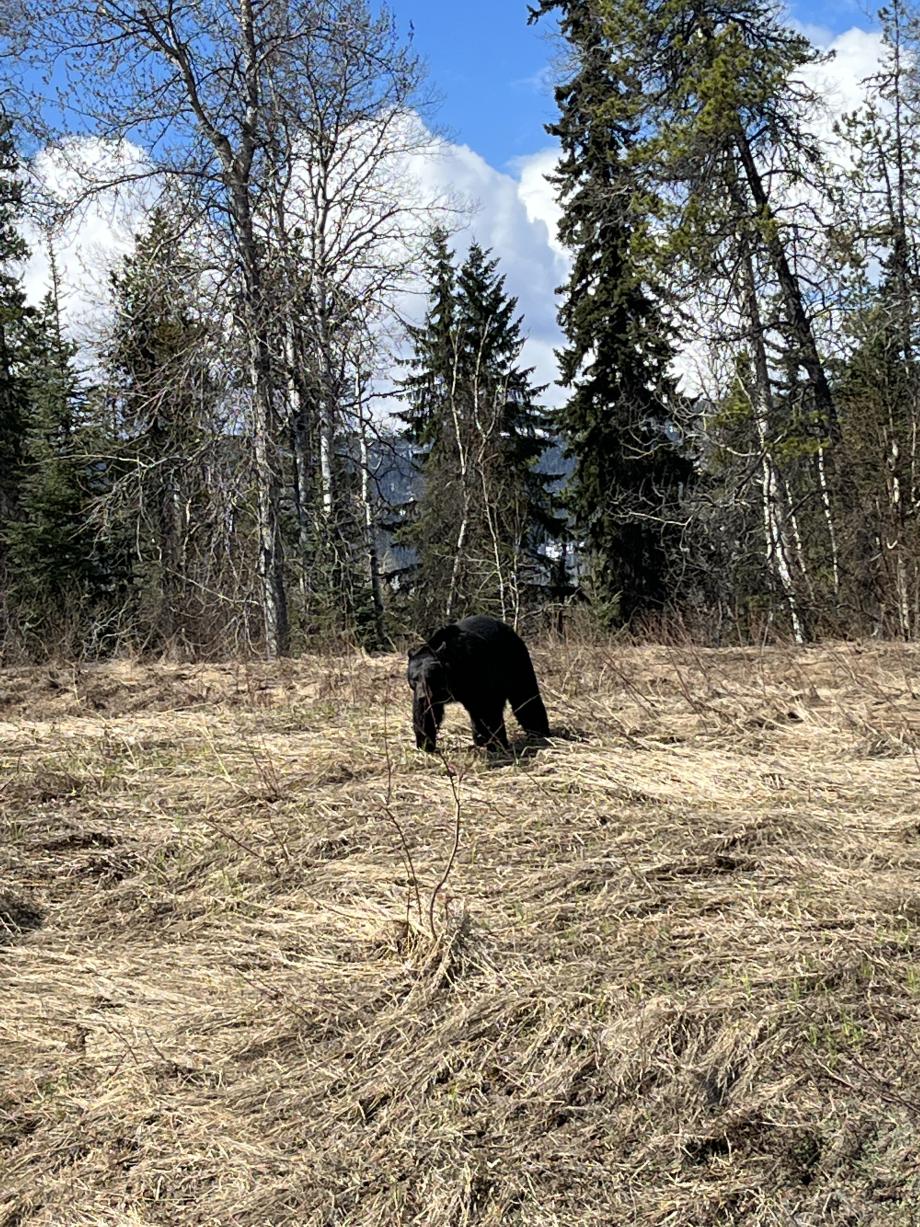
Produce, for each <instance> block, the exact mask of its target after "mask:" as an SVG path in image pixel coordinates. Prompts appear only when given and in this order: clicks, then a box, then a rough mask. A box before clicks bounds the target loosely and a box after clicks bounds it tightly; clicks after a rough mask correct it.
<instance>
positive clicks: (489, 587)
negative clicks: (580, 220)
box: [402, 232, 561, 623]
mask: <svg viewBox="0 0 920 1227" xmlns="http://www.w3.org/2000/svg"><path fill="white" fill-rule="evenodd" d="M429 272H430V277H431V291H430V301H429V309H428V313H427V316H426V320H425V323H424V324H423V325H422V326H421V327H417V328H413V329H412V330H411V333H410V335H411V340H412V343H413V353H412V356H411V358H410V359H409V363H408V365H409V368H410V374H409V376H408V377H407V379H406V380H405V381H404V384H403V393H404V397H405V399H406V409H405V411H404V413H403V415H402V417H403V421H404V422H405V423H406V431H405V435H406V437H407V438H408V439H410V440H411V441H412V442H413V443H414V444H416V446H417V448H418V453H419V455H418V463H419V468H420V470H421V475H422V490H421V493H420V496H419V498H418V500H417V503H416V506H415V509H414V511H415V514H414V517H413V520H412V522H411V523H410V525H409V526H408V528H407V530H406V531H405V532H404V533H403V537H402V539H403V541H404V543H405V544H408V545H410V546H412V547H413V548H414V549H415V550H416V551H417V553H418V558H419V566H418V571H417V580H418V583H417V615H418V616H419V618H420V620H421V621H422V622H425V623H432V622H434V621H436V620H440V619H443V618H451V617H456V616H460V615H461V614H462V613H464V612H472V611H473V610H485V611H488V612H493V613H496V614H498V615H499V616H501V617H505V618H511V619H514V618H516V617H517V616H518V615H519V613H520V612H521V609H522V607H523V606H524V605H525V604H527V603H530V602H532V599H533V596H534V594H535V589H536V588H537V587H538V586H539V585H540V584H541V583H542V582H543V581H544V580H545V574H546V571H547V560H546V557H545V554H544V553H543V550H542V547H543V545H544V543H545V541H546V540H547V538H548V537H550V536H553V535H555V534H557V533H558V532H559V530H560V527H561V525H560V522H559V520H558V517H557V515H556V509H555V507H554V504H553V499H552V495H551V494H550V491H549V486H550V483H551V481H552V476H551V475H546V474H541V473H540V472H539V469H538V464H539V461H540V459H541V457H542V456H543V454H544V452H545V451H546V448H547V445H548V443H549V441H550V439H549V434H548V425H549V420H548V417H547V415H546V413H545V412H544V411H543V410H542V409H541V408H540V406H539V404H538V400H539V396H540V394H541V393H542V391H543V390H544V389H542V388H540V387H537V386H535V385H534V383H533V379H532V375H533V372H532V370H530V369H527V368H524V367H522V366H521V365H520V356H521V351H522V348H523V345H524V339H523V336H522V332H521V327H522V320H521V318H520V317H519V316H518V315H517V314H516V311H517V302H516V300H515V299H514V298H513V297H510V296H509V295H508V293H507V291H506V289H505V282H504V278H503V277H502V276H501V275H500V273H499V272H498V262H497V261H496V260H494V259H490V258H489V256H488V254H487V253H486V252H485V251H484V250H483V249H482V248H481V247H480V246H479V245H478V244H475V243H474V244H473V245H472V247H471V248H470V251H469V254H468V256H467V258H466V260H465V261H464V263H463V264H462V266H461V267H460V268H459V269H458V268H457V267H456V263H455V261H454V259H453V257H452V255H451V253H450V250H449V248H448V246H447V238H446V235H444V234H443V232H437V233H436V234H435V235H434V237H433V240H432V247H431V255H430V261H429Z"/></svg>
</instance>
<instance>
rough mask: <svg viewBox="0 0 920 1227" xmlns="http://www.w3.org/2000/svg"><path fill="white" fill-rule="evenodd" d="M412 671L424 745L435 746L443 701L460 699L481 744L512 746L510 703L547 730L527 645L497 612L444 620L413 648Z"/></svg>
mask: <svg viewBox="0 0 920 1227" xmlns="http://www.w3.org/2000/svg"><path fill="white" fill-rule="evenodd" d="M408 677H409V685H410V686H411V687H412V692H413V699H412V724H413V726H414V728H415V744H416V745H417V746H418V748H419V749H420V750H428V751H429V752H433V751H434V750H435V748H436V746H437V741H438V729H439V728H440V727H441V721H442V720H443V718H444V704H445V703H462V704H463V706H464V707H465V708H466V710H467V711H468V712H469V716H470V720H471V721H472V724H473V740H474V741H475V742H476V745H477V746H488V747H490V748H494V747H496V746H503V747H504V748H505V749H507V748H508V734H507V733H506V732H505V718H504V711H505V704H506V703H510V704H511V710H512V711H513V712H514V715H515V719H516V720H517V722H518V724H519V725H520V726H521V728H522V729H524V730H525V731H526V732H528V733H536V734H538V735H539V736H541V737H545V736H546V735H547V734H548V733H549V721H548V720H547V716H546V708H545V707H544V706H543V700H542V698H541V697H540V687H539V686H538V685H537V678H536V674H535V673H534V671H533V665H532V664H531V660H530V653H529V652H528V651H527V645H526V644H525V643H524V641H523V639H521V638H520V636H519V635H517V634H516V633H515V632H514V631H513V630H512V629H511V627H510V626H506V625H505V623H504V622H499V621H498V619H497V618H489V617H486V616H485V615H484V614H476V615H475V616H474V617H471V618H462V619H461V620H460V621H459V622H451V623H449V624H448V625H447V626H442V627H441V629H440V630H437V631H435V633H434V634H433V635H432V636H431V638H430V639H429V640H428V642H427V643H426V644H425V645H424V646H423V647H420V648H416V649H415V650H414V651H413V652H410V653H409V670H408Z"/></svg>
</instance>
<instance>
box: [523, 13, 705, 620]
mask: <svg viewBox="0 0 920 1227" xmlns="http://www.w3.org/2000/svg"><path fill="white" fill-rule="evenodd" d="M551 13H555V14H556V15H557V16H558V18H559V23H560V29H561V32H562V34H563V36H564V37H565V38H566V40H567V41H568V43H569V47H570V49H571V52H572V55H573V57H574V61H575V67H574V69H573V71H572V73H571V75H570V76H569V77H568V79H567V80H565V81H564V82H563V83H562V84H561V85H560V86H559V87H558V88H557V90H556V102H557V105H558V107H559V111H560V118H559V120H558V122H556V123H554V124H551V125H549V126H548V128H547V131H548V132H549V133H550V135H552V136H555V137H557V138H558V139H559V142H560V144H561V146H562V155H563V156H562V159H561V161H560V163H559V166H558V169H557V172H556V175H555V177H554V182H555V184H556V186H557V189H558V192H559V197H560V200H561V202H562V205H563V209H564V212H563V217H562V221H561V223H560V228H559V236H560V239H561V240H562V242H563V243H564V244H565V245H566V246H567V247H568V248H569V249H570V250H571V251H572V252H573V268H572V273H571V276H570V278H569V280H568V282H567V284H566V286H565V287H564V290H563V293H564V300H563V304H562V307H561V310H560V313H559V319H560V323H561V324H562V327H563V330H564V332H565V335H566V338H567V342H568V344H567V346H566V348H565V349H564V350H563V351H562V352H561V354H560V355H559V357H560V367H561V383H562V385H563V386H564V387H566V388H568V389H570V392H571V395H570V397H569V400H568V401H567V402H566V404H565V406H564V407H563V409H562V411H561V413H560V415H559V425H560V429H561V432H562V434H563V436H564V438H565V440H566V443H567V447H568V452H569V455H570V456H571V457H572V458H573V459H574V461H575V471H574V474H573V478H572V481H571V486H570V489H569V494H568V496H569V505H570V508H571V511H572V514H573V516H574V520H575V526H576V530H577V532H578V534H579V536H580V538H581V541H582V543H583V548H584V549H585V551H586V553H587V555H588V565H589V569H590V573H591V575H592V580H593V587H594V593H595V596H596V599H597V601H598V605H599V607H600V609H601V612H602V614H603V616H605V617H606V618H612V619H620V620H628V619H630V618H631V617H632V616H633V615H635V614H637V613H641V612H643V611H646V610H650V609H658V608H660V607H661V606H663V605H664V604H665V602H666V601H667V599H668V592H669V574H668V572H669V567H670V557H671V554H672V552H673V551H674V549H675V548H676V544H677V542H676V530H675V508H676V504H677V503H678V501H679V499H680V497H681V492H682V487H683V485H684V483H686V482H687V481H688V480H689V478H690V476H691V467H690V465H689V463H688V462H687V461H686V459H684V458H683V457H682V456H681V454H680V452H679V450H678V448H677V447H676V446H675V444H674V443H673V442H672V438H673V436H674V431H675V424H674V415H675V412H676V409H677V403H678V402H677V396H676V394H675V389H674V385H673V382H672V380H671V377H670V375H669V366H670V363H671V360H672V357H673V353H672V349H671V344H670V340H669V337H668V332H667V329H666V327H665V325H664V323H663V320H662V315H661V312H660V310H659V308H658V305H657V303H656V301H655V297H654V294H653V292H652V291H651V290H650V289H649V287H648V285H647V284H646V283H645V282H644V278H643V262H642V259H641V255H642V249H643V245H644V243H645V240H646V234H645V217H644V216H643V212H642V211H643V210H644V208H645V205H646V201H645V200H644V198H643V197H642V196H641V193H640V187H641V184H640V183H639V181H638V180H636V178H635V177H634V176H633V174H632V171H631V167H630V157H631V150H632V148H633V145H634V143H635V140H636V135H637V131H636V124H635V121H634V118H633V115H632V109H633V103H634V101H635V99H634V98H633V94H632V88H633V87H632V85H631V83H630V81H629V76H628V74H627V73H626V72H625V71H623V70H622V68H621V65H620V64H619V62H618V57H617V53H616V50H615V47H614V45H613V43H612V42H611V40H610V39H609V37H608V36H607V33H606V30H605V26H604V22H603V20H602V17H601V15H600V11H599V6H598V5H597V3H596V2H595V0H541V3H540V4H539V5H538V6H537V8H536V9H534V10H532V13H531V19H532V20H536V19H537V18H538V17H541V16H544V15H546V14H551Z"/></svg>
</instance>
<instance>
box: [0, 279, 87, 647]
mask: <svg viewBox="0 0 920 1227" xmlns="http://www.w3.org/2000/svg"><path fill="white" fill-rule="evenodd" d="M76 353H77V347H76V345H75V344H74V343H73V342H71V341H68V340H67V339H66V338H65V337H64V335H63V332H62V329H61V320H60V312H59V303H58V297H57V285H56V284H55V287H54V290H53V291H52V292H51V293H49V294H48V295H47V297H46V298H45V300H44V302H43V303H42V305H41V308H40V309H39V311H38V312H37V313H36V315H35V318H34V321H33V325H32V328H31V344H30V347H29V355H28V360H27V362H26V363H25V368H24V371H25V380H26V384H27V387H28V404H27V409H26V421H25V430H24V432H23V437H22V477H21V481H20V487H19V492H18V514H17V517H16V519H15V520H14V521H13V522H12V523H11V524H10V526H9V528H8V530H7V533H6V542H7V547H8V550H9V562H10V592H11V595H12V597H13V599H14V601H15V603H16V605H17V609H18V613H19V615H20V621H21V622H23V623H24V622H28V623H29V624H31V625H33V626H35V627H37V628H38V630H39V631H40V632H41V633H42V634H46V633H47V632H48V631H51V632H54V631H56V630H57V629H58V627H59V626H60V625H61V621H62V616H63V617H64V618H65V619H66V620H67V622H68V623H69V624H70V629H72V630H74V631H76V632H78V633H79V632H80V631H81V630H86V629H87V628H88V625H89V622H88V619H89V618H90V617H91V616H92V606H93V604H94V603H95V601H96V600H97V598H98V597H99V596H100V595H101V592H102V590H103V588H104V586H106V585H107V583H108V582H109V579H110V576H107V574H106V569H105V567H104V564H103V562H102V558H101V555H100V550H99V548H98V546H97V543H96V537H95V531H94V528H93V524H92V520H91V514H90V513H91V509H92V504H93V501H94V499H95V498H96V497H97V496H98V495H99V494H100V493H101V492H102V490H103V488H104V481H105V472H104V467H105V466H104V462H103V461H102V460H101V459H100V451H101V449H100V445H99V432H98V430H97V429H96V428H95V425H94V423H93V421H92V414H91V409H90V400H89V396H88V393H87V390H86V389H85V388H84V387H83V385H82V383H81V380H80V377H79V375H78V373H77V371H76V368H75V357H76Z"/></svg>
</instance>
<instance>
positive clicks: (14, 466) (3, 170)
mask: <svg viewBox="0 0 920 1227" xmlns="http://www.w3.org/2000/svg"><path fill="white" fill-rule="evenodd" d="M18 168H19V159H18V156H17V152H16V147H15V143H14V140H13V133H12V128H11V125H10V122H9V120H8V119H7V118H6V116H5V115H4V114H3V113H2V111H0V570H2V568H3V566H4V554H5V547H4V545H3V538H4V536H5V532H6V529H8V528H9V526H10V524H11V523H12V522H13V521H14V520H15V519H16V518H17V517H18V515H19V493H20V481H21V478H22V464H23V442H24V436H25V431H26V422H27V419H28V379H27V376H26V371H25V364H26V361H27V354H28V345H29V338H30V329H31V323H32V317H33V314H34V313H33V312H32V310H31V309H30V308H29V307H27V306H26V300H25V293H24V291H23V288H22V281H21V277H20V272H19V265H20V263H21V261H22V260H24V259H25V257H26V256H27V254H28V249H27V247H26V244H25V242H24V240H23V238H22V236H21V234H20V233H19V230H18V221H19V219H20V217H21V214H22V188H21V184H20V181H19V178H18V175H17V172H18Z"/></svg>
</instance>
